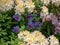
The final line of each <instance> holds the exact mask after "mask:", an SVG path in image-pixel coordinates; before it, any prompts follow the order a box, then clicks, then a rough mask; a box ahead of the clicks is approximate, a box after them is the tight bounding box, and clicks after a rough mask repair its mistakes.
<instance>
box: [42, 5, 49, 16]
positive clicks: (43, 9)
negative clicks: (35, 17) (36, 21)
mask: <svg viewBox="0 0 60 45" xmlns="http://www.w3.org/2000/svg"><path fill="white" fill-rule="evenodd" d="M41 8H42V11H41V17H44V16H46V15H48V14H49V12H48V8H47V7H46V6H42V7H41Z"/></svg>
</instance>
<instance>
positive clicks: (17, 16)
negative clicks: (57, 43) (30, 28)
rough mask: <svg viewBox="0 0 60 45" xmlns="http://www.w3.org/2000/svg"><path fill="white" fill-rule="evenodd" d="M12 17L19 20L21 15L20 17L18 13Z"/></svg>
mask: <svg viewBox="0 0 60 45" xmlns="http://www.w3.org/2000/svg"><path fill="white" fill-rule="evenodd" d="M13 18H14V19H15V20H16V21H20V20H21V17H20V15H19V14H15V15H13Z"/></svg>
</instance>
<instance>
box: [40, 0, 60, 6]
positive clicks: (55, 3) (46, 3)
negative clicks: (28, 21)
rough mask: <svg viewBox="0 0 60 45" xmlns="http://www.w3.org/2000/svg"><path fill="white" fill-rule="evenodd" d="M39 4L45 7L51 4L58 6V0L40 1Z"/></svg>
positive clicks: (59, 1) (59, 0) (59, 2)
mask: <svg viewBox="0 0 60 45" xmlns="http://www.w3.org/2000/svg"><path fill="white" fill-rule="evenodd" d="M41 2H42V3H43V4H44V5H46V6H47V5H49V4H51V3H52V4H54V5H56V6H59V5H60V0H41Z"/></svg>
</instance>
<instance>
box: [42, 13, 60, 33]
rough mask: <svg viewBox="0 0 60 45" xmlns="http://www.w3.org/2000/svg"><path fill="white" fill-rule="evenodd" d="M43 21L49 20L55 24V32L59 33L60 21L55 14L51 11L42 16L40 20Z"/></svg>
mask: <svg viewBox="0 0 60 45" xmlns="http://www.w3.org/2000/svg"><path fill="white" fill-rule="evenodd" d="M42 21H43V22H45V21H51V22H52V24H53V25H54V26H55V29H54V30H55V34H56V33H59V34H60V27H59V26H60V21H59V20H58V18H57V17H56V16H54V15H53V13H50V15H47V16H45V17H44V18H43V20H42Z"/></svg>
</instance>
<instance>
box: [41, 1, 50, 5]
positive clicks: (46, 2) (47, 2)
mask: <svg viewBox="0 0 60 45" xmlns="http://www.w3.org/2000/svg"><path fill="white" fill-rule="evenodd" d="M41 2H42V3H43V4H44V5H48V4H50V0H41Z"/></svg>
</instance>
